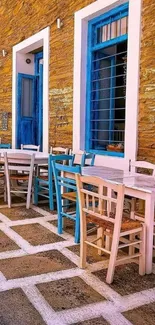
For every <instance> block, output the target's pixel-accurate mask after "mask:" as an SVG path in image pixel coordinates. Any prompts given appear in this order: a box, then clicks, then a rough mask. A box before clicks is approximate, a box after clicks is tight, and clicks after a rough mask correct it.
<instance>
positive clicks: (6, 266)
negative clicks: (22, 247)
mask: <svg viewBox="0 0 155 325" xmlns="http://www.w3.org/2000/svg"><path fill="white" fill-rule="evenodd" d="M74 267H76V265H75V264H74V263H72V262H71V261H70V260H69V259H68V258H66V257H65V256H64V255H63V254H61V253H60V252H59V251H56V250H52V251H48V252H44V253H38V254H34V255H28V256H22V257H16V258H9V259H5V260H0V270H1V272H2V273H3V274H4V275H5V277H6V278H7V279H15V278H21V277H27V276H34V275H38V274H43V273H48V272H56V271H60V270H66V269H71V268H74Z"/></svg>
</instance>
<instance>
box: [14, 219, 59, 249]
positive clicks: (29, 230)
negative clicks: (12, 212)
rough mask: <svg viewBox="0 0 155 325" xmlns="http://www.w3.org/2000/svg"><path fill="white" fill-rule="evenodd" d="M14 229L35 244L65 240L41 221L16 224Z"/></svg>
mask: <svg viewBox="0 0 155 325" xmlns="http://www.w3.org/2000/svg"><path fill="white" fill-rule="evenodd" d="M12 229H13V230H14V231H16V232H17V233H18V234H19V235H20V236H22V237H23V238H24V239H26V240H27V241H28V242H29V243H30V244H31V245H33V246H36V245H44V244H50V243H56V242H60V241H64V239H63V238H62V237H60V236H58V235H56V234H54V233H53V232H51V231H50V230H48V229H47V228H45V227H43V226H42V225H40V224H39V223H35V224H31V225H30V224H28V225H22V226H14V227H12Z"/></svg>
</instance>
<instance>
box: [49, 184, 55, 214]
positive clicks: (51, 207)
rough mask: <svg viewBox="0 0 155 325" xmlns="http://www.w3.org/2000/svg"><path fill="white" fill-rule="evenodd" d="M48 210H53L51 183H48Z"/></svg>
mask: <svg viewBox="0 0 155 325" xmlns="http://www.w3.org/2000/svg"><path fill="white" fill-rule="evenodd" d="M49 208H50V210H54V197H53V181H52V180H51V181H49Z"/></svg>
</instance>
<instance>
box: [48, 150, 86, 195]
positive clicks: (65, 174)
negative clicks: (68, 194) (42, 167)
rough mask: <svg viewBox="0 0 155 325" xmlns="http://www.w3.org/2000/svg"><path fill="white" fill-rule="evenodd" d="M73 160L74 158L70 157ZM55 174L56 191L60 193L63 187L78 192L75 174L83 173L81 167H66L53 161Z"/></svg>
mask: <svg viewBox="0 0 155 325" xmlns="http://www.w3.org/2000/svg"><path fill="white" fill-rule="evenodd" d="M68 157H70V158H69V160H70V159H72V156H68ZM52 166H53V173H54V179H55V186H56V190H57V191H60V188H61V187H65V188H67V189H70V190H74V191H76V180H75V174H79V173H81V167H80V166H74V167H73V166H66V165H61V164H58V163H56V162H55V161H52Z"/></svg>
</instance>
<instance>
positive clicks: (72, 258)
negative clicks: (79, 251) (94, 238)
mask: <svg viewBox="0 0 155 325" xmlns="http://www.w3.org/2000/svg"><path fill="white" fill-rule="evenodd" d="M74 244H75V243H74ZM59 250H60V249H59ZM60 251H61V253H62V254H63V255H64V256H66V257H67V258H69V260H70V261H71V262H73V263H74V264H76V265H77V266H79V256H78V255H76V254H75V253H73V252H72V251H70V250H69V249H67V248H66V247H65V248H63V249H62V250H60Z"/></svg>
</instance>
